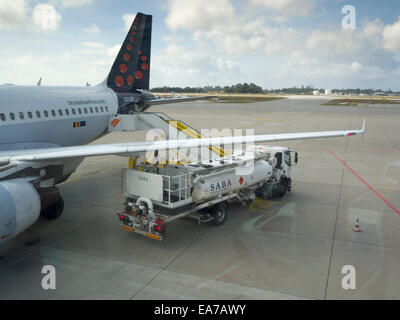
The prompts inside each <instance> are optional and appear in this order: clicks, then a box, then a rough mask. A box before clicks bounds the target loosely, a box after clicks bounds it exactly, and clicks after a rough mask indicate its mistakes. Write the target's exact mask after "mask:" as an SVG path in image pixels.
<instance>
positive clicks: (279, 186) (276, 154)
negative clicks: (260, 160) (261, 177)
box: [256, 146, 298, 199]
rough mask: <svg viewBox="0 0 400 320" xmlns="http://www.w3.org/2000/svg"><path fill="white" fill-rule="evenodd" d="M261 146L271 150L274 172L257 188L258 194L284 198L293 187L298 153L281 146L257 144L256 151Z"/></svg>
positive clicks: (271, 197) (263, 197)
mask: <svg viewBox="0 0 400 320" xmlns="http://www.w3.org/2000/svg"><path fill="white" fill-rule="evenodd" d="M260 148H262V151H263V152H266V151H268V152H270V159H271V163H272V164H273V173H272V176H271V178H270V180H269V181H267V182H266V183H264V184H263V185H262V186H261V187H260V188H258V189H257V192H256V195H257V196H258V197H260V198H262V199H274V198H282V197H283V196H284V195H285V194H286V192H288V191H289V192H290V191H291V189H292V166H293V165H296V164H297V162H298V153H297V152H294V151H291V150H290V149H289V148H287V147H279V146H256V152H257V149H260ZM292 153H293V157H292ZM292 158H293V159H292Z"/></svg>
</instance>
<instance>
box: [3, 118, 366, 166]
mask: <svg viewBox="0 0 400 320" xmlns="http://www.w3.org/2000/svg"><path fill="white" fill-rule="evenodd" d="M364 128H365V120H364V122H363V127H362V129H361V130H346V131H321V132H302V133H278V134H265V135H255V136H239V137H218V138H203V139H186V140H164V141H147V142H128V143H119V144H99V145H84V146H73V147H55V148H41V149H31V150H18V151H4V152H1V153H0V164H1V163H2V164H5V163H10V162H14V161H50V160H59V159H65V158H77V157H91V156H102V155H132V154H138V153H142V152H147V151H155V150H174V149H188V148H196V147H208V146H223V145H237V144H244V143H261V142H272V141H288V140H299V139H317V138H330V137H345V136H352V135H357V134H363V133H364Z"/></svg>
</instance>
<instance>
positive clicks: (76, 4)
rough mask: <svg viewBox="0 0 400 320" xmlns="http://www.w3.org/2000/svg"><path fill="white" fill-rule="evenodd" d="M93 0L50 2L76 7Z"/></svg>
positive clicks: (88, 3)
mask: <svg viewBox="0 0 400 320" xmlns="http://www.w3.org/2000/svg"><path fill="white" fill-rule="evenodd" d="M93 2H94V0H52V1H51V3H53V4H57V5H61V7H62V8H77V7H83V6H86V5H90V4H92V3H93Z"/></svg>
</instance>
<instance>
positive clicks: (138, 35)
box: [107, 13, 152, 92]
mask: <svg viewBox="0 0 400 320" xmlns="http://www.w3.org/2000/svg"><path fill="white" fill-rule="evenodd" d="M151 25H152V16H151V15H146V14H143V13H138V14H137V15H136V17H135V20H134V21H133V23H132V26H131V28H130V29H129V31H128V34H127V36H126V38H125V41H124V43H123V44H122V47H121V49H120V51H119V53H118V56H117V58H116V59H115V61H114V64H113V66H112V68H111V70H110V73H109V74H108V77H107V87H109V88H111V89H113V90H114V91H120V92H127V91H132V90H133V89H148V88H149V82H150V51H151Z"/></svg>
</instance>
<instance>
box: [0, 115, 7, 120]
mask: <svg viewBox="0 0 400 320" xmlns="http://www.w3.org/2000/svg"><path fill="white" fill-rule="evenodd" d="M0 119H1V121H6V116H5V115H4V113H0Z"/></svg>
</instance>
